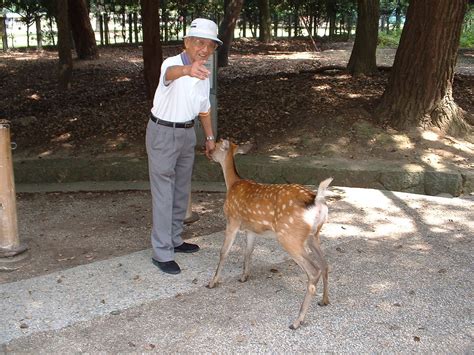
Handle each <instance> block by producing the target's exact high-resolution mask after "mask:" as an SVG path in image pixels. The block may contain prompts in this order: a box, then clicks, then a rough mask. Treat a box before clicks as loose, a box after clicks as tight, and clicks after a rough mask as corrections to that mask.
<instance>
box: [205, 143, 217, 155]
mask: <svg viewBox="0 0 474 355" xmlns="http://www.w3.org/2000/svg"><path fill="white" fill-rule="evenodd" d="M214 149H216V143H215V142H214V141H206V157H207V159H209V160H212V158H211V154H212V152H213V151H214Z"/></svg>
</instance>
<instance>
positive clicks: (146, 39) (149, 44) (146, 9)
mask: <svg viewBox="0 0 474 355" xmlns="http://www.w3.org/2000/svg"><path fill="white" fill-rule="evenodd" d="M140 4H141V11H142V28H143V66H144V75H145V85H146V93H147V97H148V99H149V100H152V99H153V96H154V95H155V91H156V88H157V87H158V83H159V81H160V70H161V63H162V62H163V51H162V48H161V40H160V16H159V9H160V5H159V2H158V1H156V0H140Z"/></svg>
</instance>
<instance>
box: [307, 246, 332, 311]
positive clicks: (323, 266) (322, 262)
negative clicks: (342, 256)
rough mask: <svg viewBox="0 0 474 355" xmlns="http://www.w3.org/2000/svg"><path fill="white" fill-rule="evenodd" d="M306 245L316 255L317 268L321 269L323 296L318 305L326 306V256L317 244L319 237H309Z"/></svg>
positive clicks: (327, 293) (327, 284) (327, 300)
mask: <svg viewBox="0 0 474 355" xmlns="http://www.w3.org/2000/svg"><path fill="white" fill-rule="evenodd" d="M308 245H309V248H310V249H311V251H312V252H313V254H314V255H315V257H316V263H317V264H318V266H319V268H320V269H321V272H322V276H323V298H322V299H321V301H319V302H318V304H319V305H320V306H327V305H328V304H329V290H328V288H329V281H328V273H329V268H328V264H327V262H326V258H325V257H324V255H323V252H322V250H321V246H320V245H319V239H316V238H310V239H309V240H308Z"/></svg>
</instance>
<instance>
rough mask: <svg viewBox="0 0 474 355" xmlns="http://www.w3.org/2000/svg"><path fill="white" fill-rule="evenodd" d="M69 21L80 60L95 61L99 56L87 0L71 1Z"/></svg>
mask: <svg viewBox="0 0 474 355" xmlns="http://www.w3.org/2000/svg"><path fill="white" fill-rule="evenodd" d="M68 8H69V21H70V24H71V30H72V37H73V39H74V47H75V48H76V53H77V57H78V58H79V59H94V58H97V57H98V56H99V52H98V50H97V44H96V43H95V35H94V31H93V30H92V25H91V21H90V18H89V10H88V9H87V4H86V1H85V0H69V1H68Z"/></svg>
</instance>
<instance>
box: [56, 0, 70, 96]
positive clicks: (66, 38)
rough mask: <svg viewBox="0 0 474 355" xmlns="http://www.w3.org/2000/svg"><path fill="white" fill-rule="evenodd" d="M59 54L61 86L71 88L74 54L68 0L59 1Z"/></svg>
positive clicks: (64, 88)
mask: <svg viewBox="0 0 474 355" xmlns="http://www.w3.org/2000/svg"><path fill="white" fill-rule="evenodd" d="M57 10H58V14H57V18H56V23H57V28H58V55H59V88H60V89H61V90H68V89H70V88H71V77H72V54H71V36H70V28H69V16H68V0H58V1H57Z"/></svg>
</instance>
